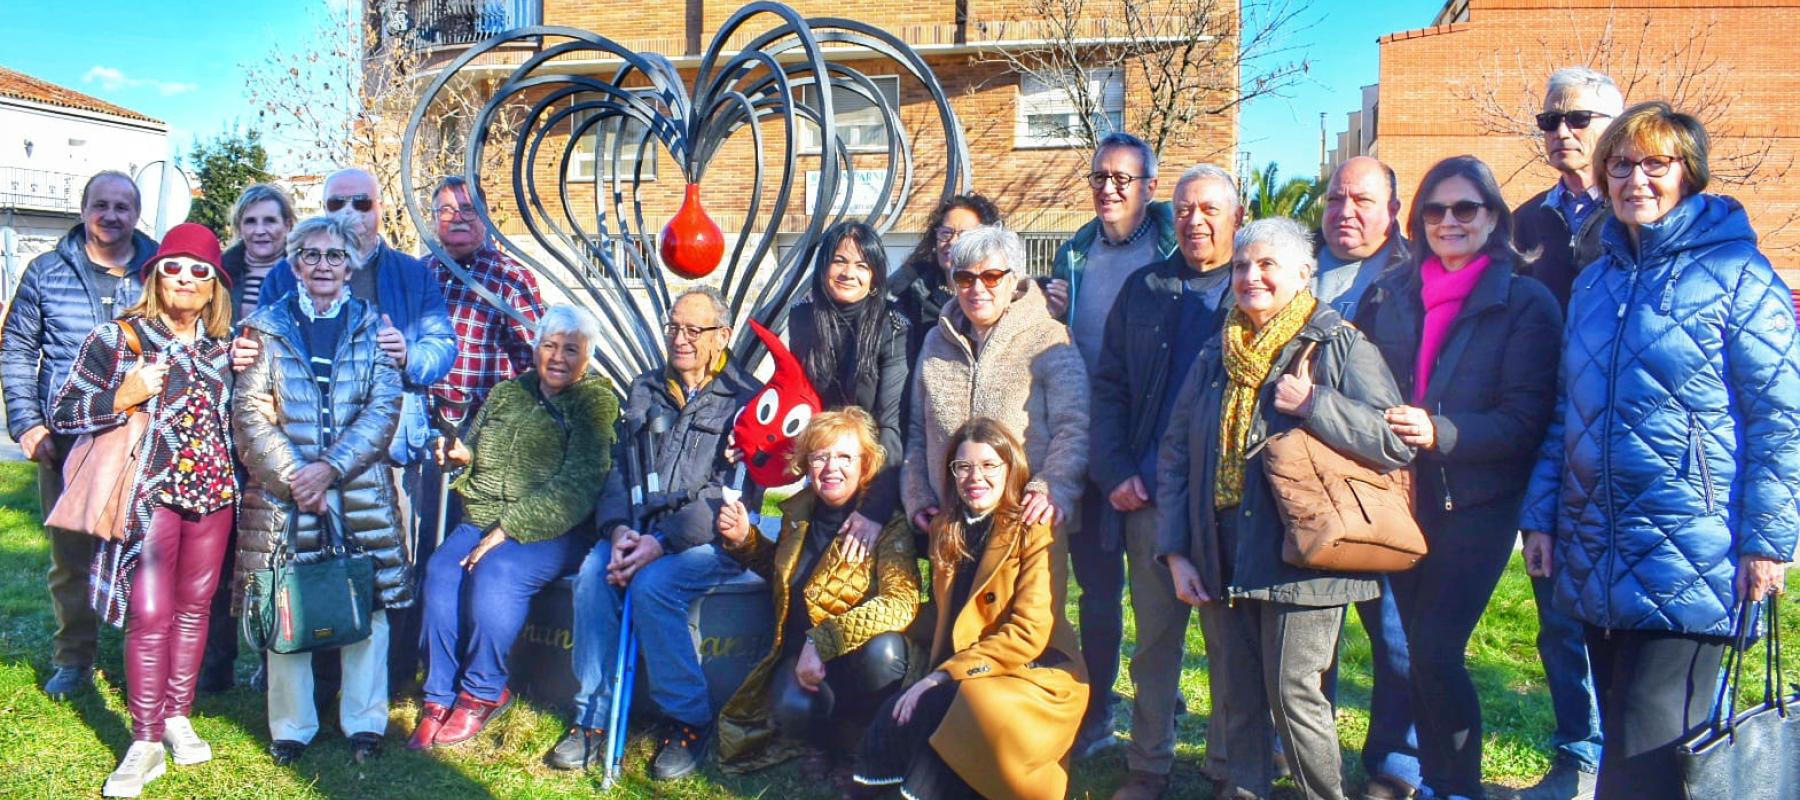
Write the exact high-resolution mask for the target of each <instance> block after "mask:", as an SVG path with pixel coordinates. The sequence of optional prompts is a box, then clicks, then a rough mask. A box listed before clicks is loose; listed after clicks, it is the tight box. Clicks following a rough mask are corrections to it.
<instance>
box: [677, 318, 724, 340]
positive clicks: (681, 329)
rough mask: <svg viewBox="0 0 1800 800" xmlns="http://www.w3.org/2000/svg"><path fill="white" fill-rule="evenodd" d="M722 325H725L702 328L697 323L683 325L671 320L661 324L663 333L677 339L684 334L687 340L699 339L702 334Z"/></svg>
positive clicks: (720, 326) (721, 326)
mask: <svg viewBox="0 0 1800 800" xmlns="http://www.w3.org/2000/svg"><path fill="white" fill-rule="evenodd" d="M723 327H725V326H724V325H709V326H707V327H704V328H702V327H700V326H699V325H683V324H681V323H679V322H671V323H669V324H667V325H664V326H663V333H664V334H666V335H667V336H668V337H669V338H670V339H677V340H679V339H681V338H682V337H684V336H685V337H687V338H688V339H689V340H694V339H699V338H700V337H701V336H702V335H704V334H708V333H712V332H713V331H716V330H718V329H720V328H723Z"/></svg>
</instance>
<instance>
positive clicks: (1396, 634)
mask: <svg viewBox="0 0 1800 800" xmlns="http://www.w3.org/2000/svg"><path fill="white" fill-rule="evenodd" d="M1378 577H1379V579H1380V581H1381V596H1380V597H1378V598H1375V599H1374V600H1365V601H1363V602H1361V603H1357V604H1356V617H1357V619H1359V620H1361V621H1362V625H1363V631H1364V632H1366V633H1368V634H1369V661H1370V664H1369V671H1370V673H1371V676H1370V677H1371V678H1372V680H1371V683H1372V684H1373V685H1372V686H1371V687H1370V689H1369V732H1368V735H1367V736H1366V737H1364V739H1363V751H1362V762H1363V769H1364V770H1365V771H1367V772H1368V774H1370V775H1386V776H1388V777H1390V778H1398V779H1400V780H1402V781H1405V782H1406V783H1408V784H1410V785H1412V786H1418V785H1419V736H1418V730H1417V728H1415V727H1414V725H1413V709H1412V692H1411V690H1410V689H1408V688H1407V687H1408V684H1409V683H1410V681H1411V678H1409V677H1408V675H1409V674H1410V673H1411V672H1412V668H1411V666H1410V662H1411V660H1412V656H1411V653H1410V652H1409V648H1408V647H1407V641H1406V626H1405V625H1404V624H1402V623H1401V622H1400V606H1399V604H1398V602H1397V601H1395V599H1394V589H1393V587H1392V586H1391V585H1389V583H1388V576H1386V575H1381V576H1378ZM1339 639H1340V641H1341V639H1342V637H1339ZM1337 668H1338V665H1337V657H1336V656H1335V655H1334V656H1333V657H1332V659H1331V669H1329V670H1327V671H1326V673H1325V696H1326V697H1328V698H1330V699H1331V704H1332V706H1334V707H1335V706H1336V705H1337Z"/></svg>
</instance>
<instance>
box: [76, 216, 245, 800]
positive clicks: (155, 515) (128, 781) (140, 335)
mask: <svg viewBox="0 0 1800 800" xmlns="http://www.w3.org/2000/svg"><path fill="white" fill-rule="evenodd" d="M143 270H144V271H143V275H142V278H143V282H144V294H143V298H142V299H141V300H139V301H138V303H137V304H136V305H134V306H132V307H131V308H128V309H126V310H125V312H124V313H123V314H122V315H121V316H120V318H119V319H118V320H117V321H115V322H108V323H105V324H103V325H101V326H99V327H98V328H95V329H94V332H93V333H91V334H89V335H88V338H87V341H86V342H84V343H83V344H82V346H81V354H80V356H79V357H77V359H76V361H75V368H74V371H73V372H71V373H70V375H69V380H68V382H67V383H65V384H63V387H62V391H61V392H59V393H58V394H57V397H56V404H55V413H54V414H53V416H52V418H51V426H52V428H53V429H54V430H55V432H57V433H60V434H65V435H76V434H84V433H97V432H99V431H103V430H106V429H108V428H113V427H116V426H119V425H123V424H125V422H126V419H127V417H128V415H129V414H130V413H131V412H132V411H134V410H135V411H142V412H143V413H145V414H147V415H149V426H148V429H147V432H146V433H145V434H144V438H143V442H142V444H141V445H140V447H139V450H138V456H139V461H138V462H137V467H136V472H135V474H133V475H131V476H130V480H131V486H130V489H129V490H128V492H129V494H128V495H127V497H128V498H129V501H128V502H129V506H128V507H127V509H124V510H122V511H121V513H124V514H126V515H127V517H126V520H125V523H124V533H123V536H122V537H121V538H119V539H116V540H110V541H107V542H105V543H104V544H102V545H101V547H100V552H99V553H98V554H97V556H96V558H95V559H94V562H93V566H92V571H91V579H92V581H93V588H92V594H93V598H94V601H95V608H96V609H97V610H98V611H99V612H100V614H101V616H102V618H103V619H105V620H106V621H107V622H109V623H111V624H113V625H123V626H124V628H125V675H126V692H125V699H126V707H127V708H128V709H129V710H130V712H131V733H132V742H131V747H130V748H129V749H128V750H126V751H125V756H124V758H123V759H122V760H121V761H120V762H119V767H118V769H117V770H115V771H114V772H113V773H112V775H110V776H108V777H107V779H106V785H105V787H104V788H103V789H102V793H103V794H104V795H105V796H107V797H136V796H137V795H138V793H139V792H140V791H141V790H142V789H143V786H144V784H147V783H149V782H151V781H153V780H155V779H156V778H157V777H158V776H160V775H162V774H163V772H164V770H165V769H167V766H166V764H165V761H164V747H165V745H166V746H167V747H168V749H169V750H170V751H171V752H170V754H171V755H173V756H174V759H175V763H176V764H180V765H187V764H199V763H202V762H204V761H208V760H211V759H212V748H211V746H209V745H208V744H207V743H206V741H205V740H203V739H201V738H200V737H199V735H197V734H196V733H195V732H194V726H193V724H192V723H191V722H189V721H188V711H189V709H190V708H191V707H192V705H193V701H194V689H195V683H196V682H197V680H198V679H199V676H200V662H201V655H202V652H203V651H204V650H205V647H206V628H207V621H208V619H209V618H210V616H211V608H210V606H211V600H212V596H213V589H214V588H215V587H216V586H217V585H218V580H219V572H220V568H219V567H220V564H221V563H223V560H224V555H225V547H226V541H227V539H228V538H229V537H230V535H231V527H232V521H233V518H234V517H235V516H236V512H237V500H238V485H237V476H236V474H235V473H234V472H233V469H232V462H231V423H230V417H229V416H228V414H229V409H228V408H227V404H228V402H229V400H230V395H231V387H230V377H229V376H230V364H229V341H230V335H231V314H232V303H231V285H230V281H229V279H228V278H227V277H226V276H225V274H224V273H223V272H222V271H220V269H219V239H218V237H216V236H214V235H213V233H212V231H209V230H207V229H206V227H205V226H202V225H197V224H194V223H183V224H180V225H177V226H175V227H173V228H171V229H169V232H168V234H167V235H165V236H164V237H163V241H162V246H161V247H160V248H158V249H157V252H156V255H155V256H154V257H152V258H151V259H150V260H149V261H146V262H144V268H143Z"/></svg>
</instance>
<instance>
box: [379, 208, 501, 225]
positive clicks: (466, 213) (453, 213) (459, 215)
mask: <svg viewBox="0 0 1800 800" xmlns="http://www.w3.org/2000/svg"><path fill="white" fill-rule="evenodd" d="M358 210H360V211H367V210H368V209H366V208H364V209H358ZM437 218H438V221H439V222H449V221H451V220H453V219H474V218H475V207H474V206H461V207H458V206H438V207H437Z"/></svg>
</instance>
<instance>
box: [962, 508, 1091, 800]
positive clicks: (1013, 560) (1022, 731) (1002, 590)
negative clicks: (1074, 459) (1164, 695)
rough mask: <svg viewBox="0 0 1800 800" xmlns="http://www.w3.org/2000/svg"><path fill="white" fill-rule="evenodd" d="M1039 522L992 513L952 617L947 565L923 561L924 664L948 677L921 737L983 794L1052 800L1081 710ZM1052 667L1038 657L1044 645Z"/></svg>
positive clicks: (1078, 670)
mask: <svg viewBox="0 0 1800 800" xmlns="http://www.w3.org/2000/svg"><path fill="white" fill-rule="evenodd" d="M1057 552H1060V548H1056V547H1054V546H1052V543H1051V530H1050V526H1049V525H1037V526H1034V527H1031V528H1029V529H1027V528H1025V527H1024V526H1023V525H1021V524H1019V523H1018V521H1017V519H1016V518H1015V519H1011V520H1007V519H1001V520H996V521H995V524H994V528H993V530H992V531H991V532H990V533H989V534H988V540H987V546H986V548H985V549H984V550H983V551H982V553H981V555H980V556H979V558H978V559H977V560H976V562H975V582H974V587H973V589H971V591H970V592H969V600H968V603H967V604H966V605H964V606H963V608H962V613H960V614H958V615H957V616H956V618H955V619H954V620H952V619H950V618H949V617H950V613H949V612H950V587H951V584H952V582H953V581H954V573H955V569H956V565H955V564H946V563H942V562H940V561H938V560H936V559H935V558H934V559H933V561H932V585H933V595H934V597H935V598H936V599H937V608H938V616H937V628H936V631H937V633H936V638H935V641H933V643H932V647H931V663H933V664H936V665H937V668H938V669H940V670H943V671H944V672H945V673H946V674H948V675H949V676H950V678H951V680H954V681H957V682H958V686H957V694H956V700H955V702H954V703H952V704H951V706H950V711H949V712H948V713H947V714H946V715H945V716H944V721H943V722H942V723H941V724H939V725H938V728H937V731H936V732H935V733H933V734H932V736H931V746H932V748H933V749H935V750H936V751H937V753H938V755H939V756H942V757H943V759H944V762H945V763H947V764H949V765H950V767H951V769H954V770H956V774H957V775H959V776H961V777H962V779H963V780H964V781H967V782H968V783H969V785H970V786H972V787H974V789H975V791H977V792H980V793H981V795H982V796H983V797H986V798H990V800H1006V799H1007V798H1021V800H1062V798H1063V797H1064V795H1066V794H1067V793H1068V787H1069V773H1068V755H1069V748H1070V747H1071V746H1073V745H1074V744H1075V734H1076V731H1077V729H1079V728H1080V727H1081V715H1082V713H1083V712H1084V711H1086V710H1087V700H1088V686H1087V669H1086V667H1085V666H1083V663H1082V660H1081V646H1080V644H1079V641H1078V640H1077V639H1076V638H1075V630H1074V629H1073V628H1071V627H1069V621H1068V620H1067V619H1064V618H1063V612H1062V606H1061V605H1060V604H1057V603H1055V602H1053V598H1056V597H1061V593H1060V592H1053V591H1051V573H1052V570H1051V559H1052V558H1054V557H1055V554H1056V553H1057ZM1049 650H1055V651H1057V652H1058V653H1060V656H1052V657H1051V660H1056V661H1057V663H1055V664H1054V665H1052V666H1041V665H1040V664H1039V663H1038V662H1039V660H1040V659H1042V658H1044V657H1045V656H1046V654H1047V651H1049Z"/></svg>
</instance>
